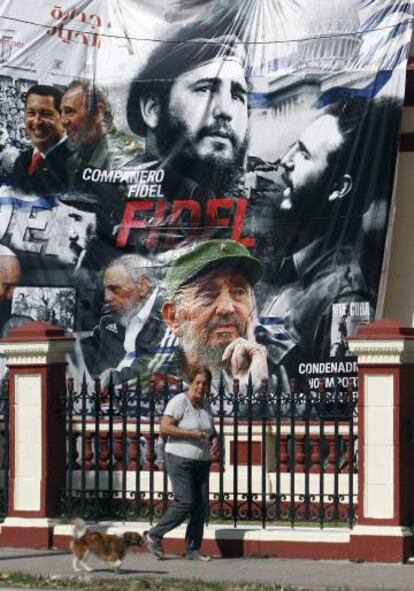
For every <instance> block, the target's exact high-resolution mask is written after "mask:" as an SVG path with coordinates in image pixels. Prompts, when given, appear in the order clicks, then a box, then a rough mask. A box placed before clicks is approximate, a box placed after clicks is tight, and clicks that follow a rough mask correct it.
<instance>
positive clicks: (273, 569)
mask: <svg viewBox="0 0 414 591" xmlns="http://www.w3.org/2000/svg"><path fill="white" fill-rule="evenodd" d="M88 562H89V563H90V565H91V566H92V567H93V568H96V571H94V572H92V573H86V574H81V575H76V576H80V577H82V578H83V579H85V578H87V579H91V578H107V577H114V576H121V577H122V578H124V577H126V578H131V577H148V576H149V577H150V576H157V577H164V576H165V577H166V578H167V577H174V578H184V579H192V578H197V579H202V580H204V581H222V582H223V581H233V582H235V581H249V582H258V583H265V582H266V583H278V584H281V585H284V586H287V585H293V586H295V587H299V586H300V587H304V588H307V589H309V588H312V589H317V588H324V587H334V588H338V587H342V588H344V587H348V588H350V589H351V588H354V589H374V588H377V589H379V588H381V589H408V590H411V589H412V590H413V591H414V565H410V564H404V565H395V564H392V565H389V564H374V563H370V564H352V563H349V562H342V561H314V560H293V559H292V560H286V559H277V558H272V559H270V558H269V559H263V558H262V559H259V558H224V559H222V558H217V559H213V560H212V562H210V563H200V562H191V561H188V560H185V559H184V558H179V557H175V556H174V557H173V556H171V557H168V556H167V558H166V559H165V560H160V561H158V560H156V559H154V558H153V557H152V556H150V555H149V554H147V553H133V554H129V555H128V556H127V558H126V559H125V561H124V564H123V569H124V571H123V573H122V574H121V575H114V574H113V573H112V572H111V571H110V570H109V569H107V567H106V565H105V564H104V563H102V562H99V561H98V560H96V559H94V557H91V558H90V560H88ZM11 571H20V572H23V573H30V574H41V575H45V576H56V577H61V576H64V577H72V576H74V574H73V571H72V557H71V554H70V553H69V552H62V551H53V550H50V551H45V550H30V549H11V548H0V572H11Z"/></svg>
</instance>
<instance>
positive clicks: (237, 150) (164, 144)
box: [155, 106, 248, 193]
mask: <svg viewBox="0 0 414 591" xmlns="http://www.w3.org/2000/svg"><path fill="white" fill-rule="evenodd" d="M216 132H219V133H225V134H226V137H227V138H228V140H229V141H230V143H231V145H232V148H233V150H232V153H233V155H232V157H225V156H223V154H222V153H221V151H220V150H217V151H216V152H214V151H211V152H210V153H208V154H206V155H205V156H199V155H198V154H197V152H196V150H195V147H196V145H197V143H198V142H200V141H201V140H202V139H203V138H205V137H206V136H209V135H212V134H214V133H216ZM155 136H156V140H157V145H158V148H159V150H160V152H161V154H162V155H163V157H164V160H166V161H168V163H171V164H172V165H173V167H174V168H175V169H177V170H178V171H179V172H180V173H181V174H183V175H184V176H190V177H191V178H192V179H193V180H195V181H196V182H197V183H199V184H200V185H202V186H205V187H206V188H210V189H212V190H213V191H215V192H217V193H222V192H225V191H228V190H230V189H231V188H232V187H233V186H234V185H235V184H236V183H237V182H238V180H239V179H240V177H241V175H242V174H243V172H244V161H245V156H246V151H247V144H248V137H247V133H246V136H245V138H244V140H243V141H240V140H239V139H238V138H237V136H236V135H235V134H234V132H233V131H232V129H231V127H230V126H229V124H228V123H227V121H224V120H222V121H220V120H216V121H215V123H213V124H212V125H209V126H204V127H202V128H201V129H199V130H198V131H197V133H196V135H195V136H193V135H192V134H191V133H190V131H189V129H188V126H187V125H186V123H185V121H183V120H182V119H179V118H178V117H176V116H174V115H172V114H171V113H170V111H169V110H168V107H167V106H164V107H163V108H162V111H161V117H160V122H159V125H158V127H157V130H156V133H155Z"/></svg>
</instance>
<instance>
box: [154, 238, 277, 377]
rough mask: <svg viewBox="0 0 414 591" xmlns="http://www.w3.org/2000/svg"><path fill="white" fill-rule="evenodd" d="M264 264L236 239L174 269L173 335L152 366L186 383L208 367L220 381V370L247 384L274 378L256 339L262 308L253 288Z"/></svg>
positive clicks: (168, 305) (183, 259)
mask: <svg viewBox="0 0 414 591" xmlns="http://www.w3.org/2000/svg"><path fill="white" fill-rule="evenodd" d="M262 274H263V267H262V264H261V263H260V261H259V260H258V259H256V258H255V257H253V256H251V254H250V253H249V251H248V250H247V248H246V247H245V246H243V245H241V244H239V243H238V242H235V241H233V240H208V241H206V242H201V243H198V244H197V245H195V246H193V247H192V248H191V249H190V250H188V251H187V252H186V253H185V254H183V255H182V256H180V257H178V258H177V259H176V260H175V261H174V262H173V263H172V265H171V266H170V268H169V270H168V272H167V275H166V278H165V283H166V287H167V290H168V293H169V298H168V300H167V301H166V302H164V304H163V306H162V309H161V314H162V316H163V318H164V321H165V322H166V324H167V325H168V327H169V329H170V332H169V334H168V335H166V337H165V338H164V341H163V342H162V343H161V350H160V353H159V354H158V355H157V356H156V358H155V359H154V361H153V363H152V364H151V366H152V369H153V371H159V372H161V373H166V374H169V375H175V376H177V377H178V378H181V379H184V380H185V379H186V376H187V374H188V372H189V371H190V370H191V369H192V368H194V367H198V366H200V365H207V366H208V367H209V368H210V370H211V371H212V373H213V381H215V382H216V384H217V382H218V378H219V376H220V370H221V369H225V370H226V371H225V373H226V376H227V377H228V378H229V379H231V380H233V379H239V380H240V381H241V382H242V383H246V382H247V380H248V376H249V374H251V376H252V378H253V381H254V383H261V381H262V380H263V379H267V378H268V366H267V354H266V349H265V347H263V346H262V345H259V344H258V343H257V342H256V341H255V339H254V332H253V327H254V321H255V318H256V303H255V297H254V293H253V286H254V285H255V284H256V282H257V281H259V280H260V278H261V276H262Z"/></svg>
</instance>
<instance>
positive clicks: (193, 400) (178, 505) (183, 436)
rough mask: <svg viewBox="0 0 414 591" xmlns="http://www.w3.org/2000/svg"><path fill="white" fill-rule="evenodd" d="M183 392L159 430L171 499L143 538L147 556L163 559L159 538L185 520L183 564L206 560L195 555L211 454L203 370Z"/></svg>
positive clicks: (214, 441) (168, 409) (194, 373)
mask: <svg viewBox="0 0 414 591" xmlns="http://www.w3.org/2000/svg"><path fill="white" fill-rule="evenodd" d="M189 381H190V386H189V389H188V392H183V393H181V394H177V395H176V396H174V397H173V398H172V399H171V400H170V401H169V402H168V404H167V406H166V407H165V411H164V414H163V417H162V419H161V423H160V431H161V433H162V434H163V435H166V436H167V437H168V440H167V444H166V446H165V463H166V468H167V471H168V475H169V477H170V479H171V483H172V488H173V493H174V500H173V502H172V504H171V505H170V507H169V508H168V510H167V512H166V513H165V514H164V515H163V516H162V518H161V519H160V521H159V522H158V523H157V525H156V526H155V527H153V528H152V529H151V530H150V531H149V532H148V533H147V534H146V540H147V546H148V550H149V552H151V553H152V554H154V556H156V557H157V558H159V559H161V558H163V556H164V551H163V549H162V543H161V542H162V538H163V537H164V535H165V534H166V533H167V532H169V531H170V530H172V529H174V527H177V526H178V525H180V524H181V523H182V522H183V521H184V519H186V517H190V521H189V523H188V526H187V531H186V535H185V543H186V556H187V558H188V559H189V560H202V561H206V562H207V561H209V560H211V559H210V557H209V556H204V555H203V554H201V553H200V546H201V542H202V539H203V531H204V520H205V516H206V510H207V503H208V499H207V483H208V477H209V470H210V455H214V454H216V453H217V448H218V444H217V436H216V431H215V428H214V423H213V417H212V415H211V412H210V409H209V405H208V402H207V400H206V399H205V396H206V394H207V393H208V391H209V390H210V385H211V372H210V370H209V369H208V367H203V366H202V367H196V368H195V369H193V370H192V371H191V372H190V375H189Z"/></svg>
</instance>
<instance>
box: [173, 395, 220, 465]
mask: <svg viewBox="0 0 414 591" xmlns="http://www.w3.org/2000/svg"><path fill="white" fill-rule="evenodd" d="M164 414H165V415H167V416H169V417H172V418H173V419H175V420H176V421H177V427H179V428H180V429H185V430H186V431H197V430H198V431H204V432H205V434H206V438H205V439H178V438H177V437H168V439H167V444H166V446H165V451H166V452H167V453H170V454H174V455H175V456H180V457H182V458H188V459H191V460H208V459H209V454H210V437H211V436H212V435H213V433H214V425H213V417H212V415H211V412H210V405H209V404H208V401H207V400H204V404H203V408H194V406H193V405H192V404H191V402H190V400H189V399H188V397H187V395H186V394H184V393H181V394H177V395H176V396H174V397H173V398H171V400H170V401H169V402H168V404H167V406H166V407H165V410H164Z"/></svg>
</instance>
